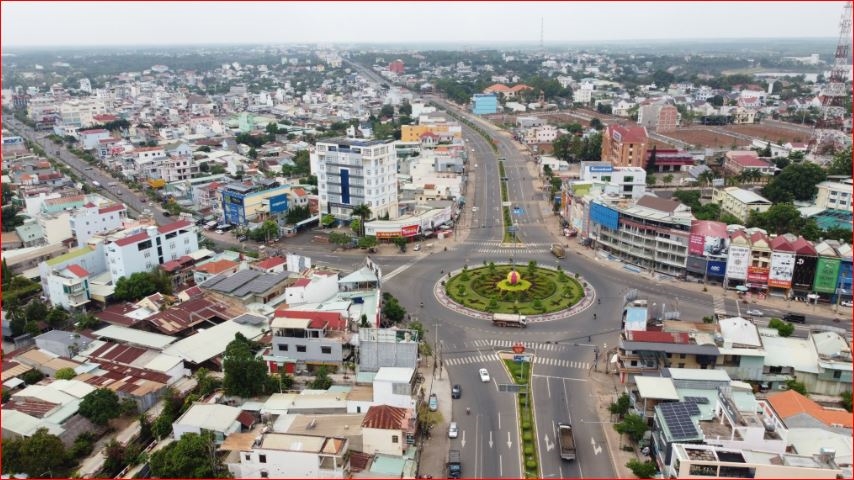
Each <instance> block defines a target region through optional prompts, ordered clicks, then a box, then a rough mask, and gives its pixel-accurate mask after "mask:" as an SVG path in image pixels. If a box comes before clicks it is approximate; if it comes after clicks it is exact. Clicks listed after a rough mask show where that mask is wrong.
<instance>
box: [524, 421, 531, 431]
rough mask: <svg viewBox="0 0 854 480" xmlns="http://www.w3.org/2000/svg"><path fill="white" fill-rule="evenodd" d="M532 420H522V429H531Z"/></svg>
mask: <svg viewBox="0 0 854 480" xmlns="http://www.w3.org/2000/svg"><path fill="white" fill-rule="evenodd" d="M530 429H531V422H522V430H530Z"/></svg>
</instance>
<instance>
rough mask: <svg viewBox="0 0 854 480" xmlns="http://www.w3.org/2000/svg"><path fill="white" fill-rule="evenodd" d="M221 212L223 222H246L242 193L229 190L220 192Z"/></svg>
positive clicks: (241, 223) (238, 223)
mask: <svg viewBox="0 0 854 480" xmlns="http://www.w3.org/2000/svg"><path fill="white" fill-rule="evenodd" d="M222 213H223V217H224V219H225V223H228V224H231V225H243V224H245V223H246V210H245V209H244V207H243V195H240V194H235V193H232V192H229V191H227V190H226V191H223V192H222Z"/></svg>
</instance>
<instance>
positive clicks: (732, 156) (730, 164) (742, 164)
mask: <svg viewBox="0 0 854 480" xmlns="http://www.w3.org/2000/svg"><path fill="white" fill-rule="evenodd" d="M723 167H724V170H726V171H727V173H728V174H730V175H733V176H737V175H741V174H742V172H744V171H745V170H757V171H758V172H759V173H761V174H762V175H766V176H767V175H774V172H775V171H776V168H777V167H776V166H775V165H774V163H773V162H771V161H769V160H764V159H761V158H759V154H758V153H756V152H754V151H752V150H749V151H742V150H733V151H729V152H727V153H726V154H725V155H724V165H723Z"/></svg>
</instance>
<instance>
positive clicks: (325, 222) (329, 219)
mask: <svg viewBox="0 0 854 480" xmlns="http://www.w3.org/2000/svg"><path fill="white" fill-rule="evenodd" d="M333 223H335V215H332V214H331V213H327V214H324V215H323V216H322V217H320V225H321V226H323V228H329V227H331V226H332V224H333Z"/></svg>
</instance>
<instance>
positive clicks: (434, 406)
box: [427, 393, 439, 412]
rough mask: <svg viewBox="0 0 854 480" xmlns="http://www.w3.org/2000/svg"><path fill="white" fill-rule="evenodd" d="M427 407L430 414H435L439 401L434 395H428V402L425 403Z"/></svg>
mask: <svg viewBox="0 0 854 480" xmlns="http://www.w3.org/2000/svg"><path fill="white" fill-rule="evenodd" d="M427 406H428V407H429V408H430V411H431V412H435V411H436V410H438V409H439V399H438V398H437V397H436V394H435V393H431V394H430V401H429V402H427Z"/></svg>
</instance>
